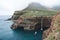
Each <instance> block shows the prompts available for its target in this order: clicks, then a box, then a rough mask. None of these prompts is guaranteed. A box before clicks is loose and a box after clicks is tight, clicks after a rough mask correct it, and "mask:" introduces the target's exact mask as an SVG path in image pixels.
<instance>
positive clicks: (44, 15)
mask: <svg viewBox="0 0 60 40" xmlns="http://www.w3.org/2000/svg"><path fill="white" fill-rule="evenodd" d="M31 7H32V6H31ZM29 8H30V6H29V7H27V8H26V9H24V10H22V11H15V12H14V14H13V16H12V18H11V20H13V22H14V24H13V25H12V26H11V28H12V29H17V28H18V27H23V28H24V29H25V30H39V29H41V28H43V30H44V32H43V39H44V40H49V38H50V37H51V36H52V34H53V36H54V37H53V38H55V39H56V40H58V39H57V37H55V35H57V36H58V35H59V32H57V33H56V32H55V31H56V30H58V31H59V30H60V29H59V26H57V25H58V24H59V23H58V22H60V16H59V14H58V15H56V14H57V12H55V11H49V10H38V9H35V10H32V9H30V10H29ZM54 15H55V16H54ZM42 19H43V20H42ZM57 19H58V20H57ZM59 25H60V24H59ZM53 30H54V31H53ZM50 35H51V36H50ZM59 37H60V36H59ZM51 40H52V39H51Z"/></svg>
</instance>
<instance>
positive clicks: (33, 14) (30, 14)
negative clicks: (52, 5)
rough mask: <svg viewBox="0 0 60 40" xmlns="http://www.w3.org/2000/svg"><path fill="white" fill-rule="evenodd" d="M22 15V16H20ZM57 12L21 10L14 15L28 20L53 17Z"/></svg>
mask: <svg viewBox="0 0 60 40" xmlns="http://www.w3.org/2000/svg"><path fill="white" fill-rule="evenodd" d="M21 13H23V15H21ZM56 13H57V12H55V11H47V10H23V11H19V12H18V13H14V15H21V16H20V17H23V18H29V17H39V16H53V15H55V14H56Z"/></svg>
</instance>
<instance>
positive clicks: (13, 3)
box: [0, 0, 60, 15]
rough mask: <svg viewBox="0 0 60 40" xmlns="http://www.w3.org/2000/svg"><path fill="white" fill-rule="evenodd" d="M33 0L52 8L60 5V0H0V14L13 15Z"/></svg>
mask: <svg viewBox="0 0 60 40" xmlns="http://www.w3.org/2000/svg"><path fill="white" fill-rule="evenodd" d="M31 2H37V3H40V4H41V5H44V6H46V7H50V8H52V7H53V6H55V5H60V0H0V15H12V14H13V12H14V11H15V10H22V9H24V8H26V7H27V6H28V5H29V4H30V3H31Z"/></svg>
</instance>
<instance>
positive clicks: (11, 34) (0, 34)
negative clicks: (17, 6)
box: [0, 15, 43, 40]
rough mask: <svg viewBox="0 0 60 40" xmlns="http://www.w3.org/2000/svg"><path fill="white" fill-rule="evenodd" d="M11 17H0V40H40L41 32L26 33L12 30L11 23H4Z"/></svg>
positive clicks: (20, 30)
mask: <svg viewBox="0 0 60 40" xmlns="http://www.w3.org/2000/svg"><path fill="white" fill-rule="evenodd" d="M10 17H11V16H7V15H6V16H0V40H42V34H43V31H41V30H38V31H36V32H37V34H36V35H35V31H28V30H23V29H20V28H19V29H17V30H12V29H11V28H10V27H11V25H12V24H13V22H12V21H6V19H8V18H10Z"/></svg>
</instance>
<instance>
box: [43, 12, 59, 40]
mask: <svg viewBox="0 0 60 40" xmlns="http://www.w3.org/2000/svg"><path fill="white" fill-rule="evenodd" d="M44 34H45V35H44ZM44 34H43V36H44V37H45V39H44V40H60V13H58V14H57V15H55V16H53V19H52V23H51V27H50V28H49V29H48V30H46V31H44Z"/></svg>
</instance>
